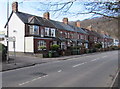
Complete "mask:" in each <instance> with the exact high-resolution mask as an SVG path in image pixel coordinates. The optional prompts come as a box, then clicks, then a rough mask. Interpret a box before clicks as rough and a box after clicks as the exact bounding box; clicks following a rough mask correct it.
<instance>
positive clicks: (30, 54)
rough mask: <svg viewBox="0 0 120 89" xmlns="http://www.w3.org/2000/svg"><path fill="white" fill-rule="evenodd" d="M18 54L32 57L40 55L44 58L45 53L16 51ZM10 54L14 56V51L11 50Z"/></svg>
mask: <svg viewBox="0 0 120 89" xmlns="http://www.w3.org/2000/svg"><path fill="white" fill-rule="evenodd" d="M15 54H16V56H17V55H19V56H31V57H39V58H43V54H41V53H22V52H15ZM9 55H11V56H14V52H9Z"/></svg>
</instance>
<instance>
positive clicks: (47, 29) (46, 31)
mask: <svg viewBox="0 0 120 89" xmlns="http://www.w3.org/2000/svg"><path fill="white" fill-rule="evenodd" d="M49 35H50V34H49V28H47V27H45V36H49Z"/></svg>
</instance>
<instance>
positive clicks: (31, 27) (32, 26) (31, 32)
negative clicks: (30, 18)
mask: <svg viewBox="0 0 120 89" xmlns="http://www.w3.org/2000/svg"><path fill="white" fill-rule="evenodd" d="M35 27H37V30H36V28H35ZM35 30H36V31H35ZM29 31H30V35H40V34H39V26H37V25H29Z"/></svg>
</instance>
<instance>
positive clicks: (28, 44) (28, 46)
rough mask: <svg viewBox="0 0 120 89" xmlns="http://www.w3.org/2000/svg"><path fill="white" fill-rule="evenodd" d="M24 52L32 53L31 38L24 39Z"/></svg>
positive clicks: (32, 43) (32, 42) (32, 44)
mask: <svg viewBox="0 0 120 89" xmlns="http://www.w3.org/2000/svg"><path fill="white" fill-rule="evenodd" d="M25 52H32V53H33V52H34V39H33V37H25Z"/></svg>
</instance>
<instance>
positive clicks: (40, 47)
mask: <svg viewBox="0 0 120 89" xmlns="http://www.w3.org/2000/svg"><path fill="white" fill-rule="evenodd" d="M38 48H39V49H42V50H45V49H46V46H39V47H38Z"/></svg>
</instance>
